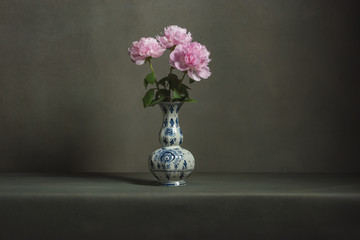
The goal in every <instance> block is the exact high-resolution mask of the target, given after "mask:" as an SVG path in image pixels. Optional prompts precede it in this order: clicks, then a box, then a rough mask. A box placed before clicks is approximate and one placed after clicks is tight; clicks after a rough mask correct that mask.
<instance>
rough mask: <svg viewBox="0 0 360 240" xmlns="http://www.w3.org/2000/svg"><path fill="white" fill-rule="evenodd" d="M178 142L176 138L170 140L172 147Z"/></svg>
mask: <svg viewBox="0 0 360 240" xmlns="http://www.w3.org/2000/svg"><path fill="white" fill-rule="evenodd" d="M175 142H176V138H173V139H171V140H170V146H172V145H174V143H175Z"/></svg>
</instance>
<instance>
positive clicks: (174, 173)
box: [149, 103, 195, 186]
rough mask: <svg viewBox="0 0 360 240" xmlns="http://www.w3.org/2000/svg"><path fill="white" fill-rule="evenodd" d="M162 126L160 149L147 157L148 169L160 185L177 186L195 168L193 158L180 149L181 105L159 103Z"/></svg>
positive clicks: (181, 136)
mask: <svg viewBox="0 0 360 240" xmlns="http://www.w3.org/2000/svg"><path fill="white" fill-rule="evenodd" d="M159 105H160V108H161V110H162V112H163V124H162V127H161V129H160V133H159V140H160V143H161V145H162V146H163V147H162V148H159V149H157V150H155V151H154V152H153V153H152V154H151V155H150V157H149V168H150V171H151V172H152V173H153V175H154V176H155V177H156V178H157V179H158V181H159V183H160V184H161V185H166V186H177V185H183V184H185V180H186V179H187V178H188V177H189V176H190V174H191V172H192V171H193V169H194V167H195V159H194V156H193V155H192V154H191V153H190V152H189V151H188V150H186V149H184V148H182V147H180V145H181V144H182V142H183V133H182V130H181V128H180V124H179V119H178V113H179V110H180V108H181V106H182V103H160V104H159Z"/></svg>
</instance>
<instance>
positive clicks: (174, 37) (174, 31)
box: [157, 25, 192, 48]
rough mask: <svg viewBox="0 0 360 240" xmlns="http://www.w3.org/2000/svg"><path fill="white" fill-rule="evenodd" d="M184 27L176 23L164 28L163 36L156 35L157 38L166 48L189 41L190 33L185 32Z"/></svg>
mask: <svg viewBox="0 0 360 240" xmlns="http://www.w3.org/2000/svg"><path fill="white" fill-rule="evenodd" d="M186 32H187V30H186V28H181V27H179V26H176V25H172V26H168V27H166V28H164V36H162V37H160V36H157V39H158V40H159V42H160V43H161V44H163V45H164V46H165V47H166V48H171V47H172V46H174V45H178V44H184V43H189V42H191V40H192V37H191V33H190V32H189V33H186Z"/></svg>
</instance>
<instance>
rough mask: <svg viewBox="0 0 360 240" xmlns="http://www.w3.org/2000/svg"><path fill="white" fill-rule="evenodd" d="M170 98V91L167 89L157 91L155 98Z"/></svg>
mask: <svg viewBox="0 0 360 240" xmlns="http://www.w3.org/2000/svg"><path fill="white" fill-rule="evenodd" d="M168 96H169V90H166V89H160V90H159V91H157V93H156V96H155V98H161V97H165V98H166V97H168Z"/></svg>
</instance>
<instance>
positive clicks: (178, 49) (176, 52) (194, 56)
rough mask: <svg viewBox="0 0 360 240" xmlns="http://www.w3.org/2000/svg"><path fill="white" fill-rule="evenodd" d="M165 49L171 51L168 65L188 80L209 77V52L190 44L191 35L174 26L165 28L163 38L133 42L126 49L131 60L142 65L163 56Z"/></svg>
mask: <svg viewBox="0 0 360 240" xmlns="http://www.w3.org/2000/svg"><path fill="white" fill-rule="evenodd" d="M166 49H170V50H171V54H170V61H169V63H170V65H171V66H172V67H174V68H176V69H178V70H180V71H182V72H186V73H187V74H188V75H189V77H190V78H192V79H194V80H196V81H200V80H201V79H206V78H208V77H209V76H210V75H211V72H210V69H209V67H208V64H209V62H210V59H209V55H210V52H209V51H208V50H207V49H206V47H205V46H204V45H201V44H200V43H198V42H195V41H194V42H192V37H191V33H190V32H187V30H186V29H185V28H181V27H179V26H176V25H172V26H168V27H165V29H164V34H163V36H157V39H155V38H151V37H149V38H141V39H140V40H139V41H136V42H133V43H132V45H131V46H130V48H129V49H128V51H129V55H130V57H131V60H132V61H133V62H134V63H136V64H137V65H142V64H144V62H145V61H146V60H147V59H151V58H157V57H160V56H161V55H163V53H164V51H165V50H166Z"/></svg>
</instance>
